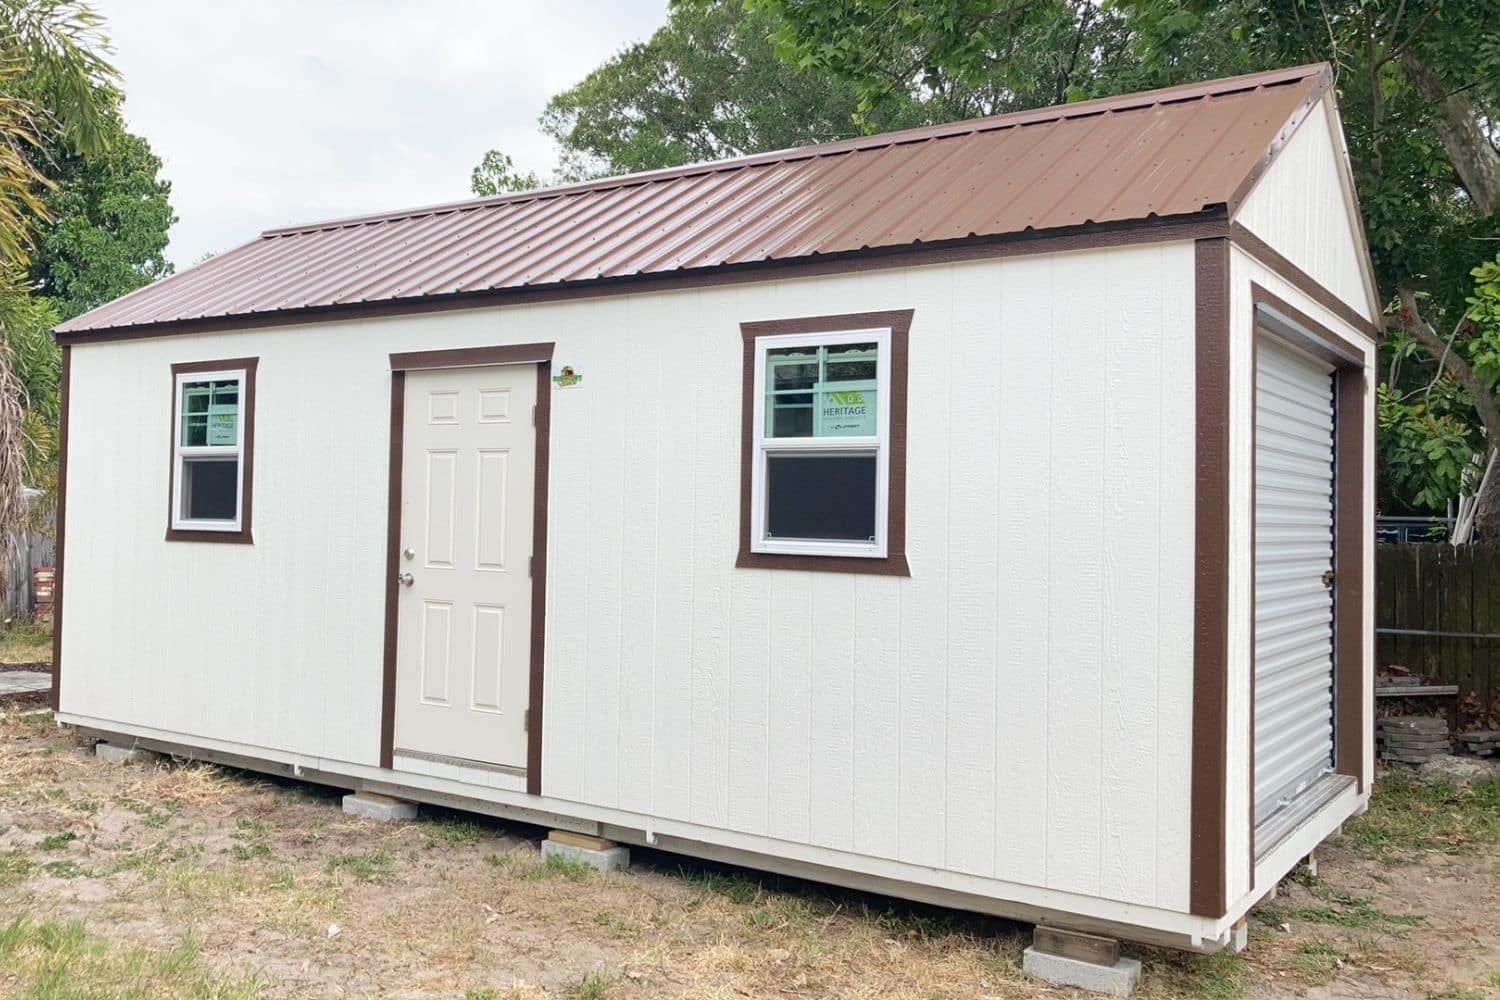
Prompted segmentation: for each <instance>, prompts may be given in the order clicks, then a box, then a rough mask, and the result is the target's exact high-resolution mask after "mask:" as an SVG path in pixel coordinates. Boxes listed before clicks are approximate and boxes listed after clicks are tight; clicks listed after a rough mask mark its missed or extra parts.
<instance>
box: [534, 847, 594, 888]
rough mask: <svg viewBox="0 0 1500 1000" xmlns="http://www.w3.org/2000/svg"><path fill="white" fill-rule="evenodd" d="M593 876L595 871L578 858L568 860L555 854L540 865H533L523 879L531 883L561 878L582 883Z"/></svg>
mask: <svg viewBox="0 0 1500 1000" xmlns="http://www.w3.org/2000/svg"><path fill="white" fill-rule="evenodd" d="M593 874H594V869H593V868H591V867H589V865H587V864H585V863H584V862H582V861H579V860H578V859H577V858H567V857H563V856H562V855H561V854H554V855H552V856H551V857H549V858H547V859H546V860H545V861H542V862H541V863H540V864H536V865H533V866H532V867H531V868H530V869H529V870H528V871H527V872H526V873H525V874H524V875H522V876H521V877H522V878H524V879H526V880H527V881H529V882H535V881H537V880H538V879H544V878H561V879H566V880H567V881H569V882H582V881H583V880H584V879H586V878H588V877H589V876H590V875H593Z"/></svg>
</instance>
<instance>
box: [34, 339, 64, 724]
mask: <svg viewBox="0 0 1500 1000" xmlns="http://www.w3.org/2000/svg"><path fill="white" fill-rule="evenodd" d="M72 378H73V349H72V348H71V347H68V346H67V345H66V344H65V345H63V349H62V371H61V373H60V374H59V376H58V387H57V513H56V515H55V518H56V520H55V526H56V543H55V545H54V547H53V554H52V692H51V695H50V696H49V699H48V701H49V704H51V706H52V711H54V712H60V711H62V662H63V660H62V638H63V560H64V549H65V548H66V544H65V543H66V539H67V533H68V387H69V384H70V383H71V382H72ZM28 586H29V583H28Z"/></svg>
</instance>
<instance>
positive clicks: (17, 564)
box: [0, 531, 52, 620]
mask: <svg viewBox="0 0 1500 1000" xmlns="http://www.w3.org/2000/svg"><path fill="white" fill-rule="evenodd" d="M51 565H52V539H50V538H48V537H47V536H46V535H43V534H41V533H40V532H37V531H27V532H24V533H21V534H17V535H13V536H11V545H10V551H9V552H7V553H6V555H5V560H4V563H3V565H0V594H3V596H0V620H9V619H11V618H14V617H16V616H17V615H22V614H27V615H29V614H31V613H32V612H33V611H35V610H36V601H35V600H34V599H33V596H32V592H31V574H32V572H33V571H35V570H36V569H37V567H39V566H51Z"/></svg>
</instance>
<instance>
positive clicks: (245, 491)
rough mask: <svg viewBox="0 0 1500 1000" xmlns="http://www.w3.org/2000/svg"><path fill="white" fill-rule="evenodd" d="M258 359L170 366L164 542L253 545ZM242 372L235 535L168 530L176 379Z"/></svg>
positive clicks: (174, 469) (173, 482)
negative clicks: (241, 435)
mask: <svg viewBox="0 0 1500 1000" xmlns="http://www.w3.org/2000/svg"><path fill="white" fill-rule="evenodd" d="M259 364H260V358H227V359H225V360H222V361H192V362H188V363H184V364H176V365H173V366H172V409H171V414H172V418H171V420H170V421H169V423H170V424H171V426H170V427H169V428H168V433H169V436H168V438H167V462H168V467H167V541H169V542H220V543H228V544H231V545H253V544H255V539H254V537H252V535H251V530H250V529H251V525H252V523H253V522H252V521H251V516H250V515H251V513H252V512H253V502H252V501H253V500H254V497H255V369H256V366H257V365H259ZM236 368H242V369H244V371H245V385H244V390H245V391H244V392H243V393H242V396H243V399H242V400H241V406H240V417H241V419H242V420H244V422H245V443H244V447H243V449H242V450H241V452H240V462H241V463H242V465H243V466H244V470H245V471H244V477H243V479H242V481H241V483H240V527H239V530H237V531H201V530H198V529H194V528H174V527H172V521H173V514H174V513H175V511H174V510H173V508H172V496H173V494H174V493H175V492H176V489H177V407H178V405H179V400H178V398H177V376H178V375H192V374H194V373H196V372H217V371H225V370H229V369H236Z"/></svg>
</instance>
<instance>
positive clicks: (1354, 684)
mask: <svg viewBox="0 0 1500 1000" xmlns="http://www.w3.org/2000/svg"><path fill="white" fill-rule="evenodd" d="M1366 387H1367V383H1366V380H1365V372H1364V369H1363V367H1353V366H1349V365H1346V366H1344V367H1341V368H1339V369H1338V371H1337V373H1336V374H1335V376H1334V411H1333V412H1334V415H1333V433H1334V439H1333V462H1334V480H1333V524H1334V534H1333V665H1334V666H1333V733H1334V741H1333V768H1334V770H1335V771H1337V772H1338V773H1339V774H1347V775H1350V776H1352V777H1353V778H1354V780H1355V782H1356V783H1357V784H1358V787H1359V792H1360V794H1364V792H1365V789H1366V787H1367V786H1368V780H1369V776H1368V775H1367V774H1366V773H1365V747H1364V734H1365V732H1366V730H1367V729H1368V728H1369V727H1370V726H1371V725H1372V724H1373V721H1374V720H1372V719H1367V718H1365V701H1364V696H1363V684H1362V683H1361V681H1362V680H1363V674H1364V662H1365V657H1364V638H1365V634H1366V629H1365V622H1364V601H1363V600H1362V597H1363V593H1362V592H1363V590H1364V571H1365V563H1364V559H1365V546H1364V530H1365V421H1366V420H1367V419H1368V413H1369V409H1370V407H1369V405H1368V404H1367V402H1366V399H1367V395H1366ZM1370 625H1371V629H1372V630H1373V627H1374V625H1373V623H1370Z"/></svg>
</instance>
